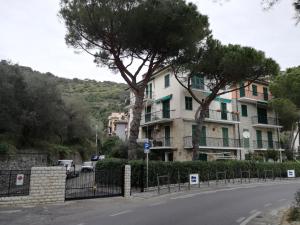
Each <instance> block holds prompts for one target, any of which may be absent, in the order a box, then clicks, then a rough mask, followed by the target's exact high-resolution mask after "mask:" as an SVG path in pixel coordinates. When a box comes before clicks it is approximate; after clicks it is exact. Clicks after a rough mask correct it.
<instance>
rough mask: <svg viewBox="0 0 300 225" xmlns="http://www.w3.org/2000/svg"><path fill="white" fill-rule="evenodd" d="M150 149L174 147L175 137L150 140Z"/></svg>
mask: <svg viewBox="0 0 300 225" xmlns="http://www.w3.org/2000/svg"><path fill="white" fill-rule="evenodd" d="M150 142H151V147H150V149H170V148H172V143H173V138H172V137H158V138H153V139H152V140H150Z"/></svg>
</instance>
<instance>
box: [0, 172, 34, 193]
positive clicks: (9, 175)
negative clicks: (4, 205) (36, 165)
mask: <svg viewBox="0 0 300 225" xmlns="http://www.w3.org/2000/svg"><path fill="white" fill-rule="evenodd" d="M30 175H31V170H0V197H10V196H23V195H29V187H30Z"/></svg>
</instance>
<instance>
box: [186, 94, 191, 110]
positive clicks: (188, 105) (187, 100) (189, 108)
mask: <svg viewBox="0 0 300 225" xmlns="http://www.w3.org/2000/svg"><path fill="white" fill-rule="evenodd" d="M185 109H186V110H193V98H192V97H185Z"/></svg>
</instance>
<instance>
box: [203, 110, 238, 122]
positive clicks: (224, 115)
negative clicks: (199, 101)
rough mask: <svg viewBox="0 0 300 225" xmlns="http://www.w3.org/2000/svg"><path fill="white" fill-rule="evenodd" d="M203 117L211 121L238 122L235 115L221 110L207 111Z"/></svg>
mask: <svg viewBox="0 0 300 225" xmlns="http://www.w3.org/2000/svg"><path fill="white" fill-rule="evenodd" d="M205 117H206V118H208V119H211V120H227V121H236V122H237V121H239V116H238V115H237V114H236V113H232V112H228V111H221V110H211V109H210V110H207V111H206V115H205Z"/></svg>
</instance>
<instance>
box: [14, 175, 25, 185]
mask: <svg viewBox="0 0 300 225" xmlns="http://www.w3.org/2000/svg"><path fill="white" fill-rule="evenodd" d="M23 184H24V174H18V175H17V179H16V185H18V186H19V185H23Z"/></svg>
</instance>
